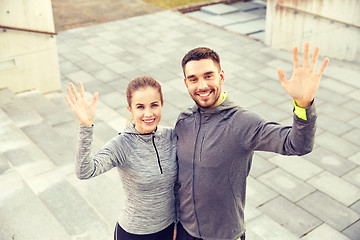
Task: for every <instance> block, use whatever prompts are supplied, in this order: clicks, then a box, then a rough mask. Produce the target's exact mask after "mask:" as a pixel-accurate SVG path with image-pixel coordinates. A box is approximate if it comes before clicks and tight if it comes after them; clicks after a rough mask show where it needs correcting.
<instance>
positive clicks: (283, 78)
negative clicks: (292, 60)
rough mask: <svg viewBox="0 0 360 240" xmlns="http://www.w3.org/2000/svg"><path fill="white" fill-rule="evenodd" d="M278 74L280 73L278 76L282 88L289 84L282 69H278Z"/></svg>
mask: <svg viewBox="0 0 360 240" xmlns="http://www.w3.org/2000/svg"><path fill="white" fill-rule="evenodd" d="M277 73H278V76H279V80H280V83H281V86H284V85H285V84H287V79H286V76H285V73H284V71H283V70H282V69H280V68H278V69H277Z"/></svg>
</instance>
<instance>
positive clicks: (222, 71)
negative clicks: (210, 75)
mask: <svg viewBox="0 0 360 240" xmlns="http://www.w3.org/2000/svg"><path fill="white" fill-rule="evenodd" d="M224 81H225V73H224V70H222V69H221V71H220V82H221V84H223V83H224Z"/></svg>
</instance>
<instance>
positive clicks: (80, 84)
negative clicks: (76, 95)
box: [78, 82, 86, 98]
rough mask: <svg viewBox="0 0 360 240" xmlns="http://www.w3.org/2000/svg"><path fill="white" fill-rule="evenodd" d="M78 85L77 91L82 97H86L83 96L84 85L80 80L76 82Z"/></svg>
mask: <svg viewBox="0 0 360 240" xmlns="http://www.w3.org/2000/svg"><path fill="white" fill-rule="evenodd" d="M78 85H79V92H80V96H81V97H82V98H86V96H85V90H84V86H83V85H82V83H81V82H79V83H78Z"/></svg>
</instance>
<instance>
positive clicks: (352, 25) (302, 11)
mask: <svg viewBox="0 0 360 240" xmlns="http://www.w3.org/2000/svg"><path fill="white" fill-rule="evenodd" d="M279 7H280V8H287V9H290V10H293V11H294V12H300V13H304V14H308V15H312V16H314V17H320V18H323V19H327V20H329V21H332V22H337V23H341V24H344V25H346V26H350V27H354V28H360V26H358V25H355V24H352V23H347V22H343V21H340V20H337V19H333V18H329V17H325V16H322V15H319V14H316V13H312V12H308V11H305V10H301V9H297V8H294V7H290V6H286V5H284V4H281V3H277V4H276V8H279Z"/></svg>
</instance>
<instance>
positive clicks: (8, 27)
mask: <svg viewBox="0 0 360 240" xmlns="http://www.w3.org/2000/svg"><path fill="white" fill-rule="evenodd" d="M0 28H3V29H10V30H16V31H23V32H33V33H40V34H48V35H57V32H47V31H40V30H34V29H27V28H18V27H10V26H3V25H0Z"/></svg>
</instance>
